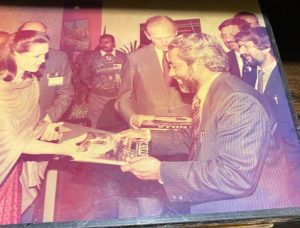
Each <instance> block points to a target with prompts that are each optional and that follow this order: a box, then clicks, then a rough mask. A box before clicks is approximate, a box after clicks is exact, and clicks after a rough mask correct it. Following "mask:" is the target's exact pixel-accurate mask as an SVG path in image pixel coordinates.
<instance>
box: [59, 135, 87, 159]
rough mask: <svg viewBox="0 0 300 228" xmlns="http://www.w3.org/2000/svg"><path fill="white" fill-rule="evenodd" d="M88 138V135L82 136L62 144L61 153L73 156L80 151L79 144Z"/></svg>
mask: <svg viewBox="0 0 300 228" xmlns="http://www.w3.org/2000/svg"><path fill="white" fill-rule="evenodd" d="M86 137H87V134H83V135H80V136H78V137H76V138H72V139H69V140H66V141H64V142H62V143H60V148H61V150H60V152H61V153H62V154H63V155H68V156H72V155H73V154H75V153H76V152H77V151H78V148H79V145H78V143H80V142H82V141H83V140H84V139H85V138H86ZM72 157H73V156H72Z"/></svg>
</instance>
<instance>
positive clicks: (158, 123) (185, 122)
mask: <svg viewBox="0 0 300 228" xmlns="http://www.w3.org/2000/svg"><path fill="white" fill-rule="evenodd" d="M191 125H192V119H191V118H190V117H185V116H171V117H164V116H145V119H144V120H143V121H142V124H141V126H140V128H143V129H153V130H154V129H158V130H163V129H179V128H189V127H191Z"/></svg>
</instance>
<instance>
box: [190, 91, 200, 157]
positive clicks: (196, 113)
mask: <svg viewBox="0 0 300 228" xmlns="http://www.w3.org/2000/svg"><path fill="white" fill-rule="evenodd" d="M200 103H201V100H200V99H199V98H198V97H196V96H195V97H194V100H193V105H192V128H191V129H192V144H191V147H190V153H189V159H190V160H192V159H193V158H194V156H195V154H196V152H197V149H198V150H199V148H197V145H198V141H199V136H200V123H201V110H200Z"/></svg>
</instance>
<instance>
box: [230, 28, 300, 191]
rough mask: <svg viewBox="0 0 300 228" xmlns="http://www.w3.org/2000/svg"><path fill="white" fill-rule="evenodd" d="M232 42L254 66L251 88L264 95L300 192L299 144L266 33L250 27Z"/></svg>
mask: <svg viewBox="0 0 300 228" xmlns="http://www.w3.org/2000/svg"><path fill="white" fill-rule="evenodd" d="M235 39H236V41H237V42H238V43H239V45H240V53H241V54H242V55H243V56H244V57H245V58H246V59H247V61H248V62H249V63H251V64H252V65H253V66H257V80H256V83H255V89H256V90H258V91H259V92H260V93H261V94H263V95H264V97H265V98H266V99H267V100H268V101H269V103H270V104H271V106H272V108H273V111H274V113H275V114H276V121H277V123H278V127H277V134H279V135H281V137H280V138H281V139H282V140H283V144H281V145H282V146H283V150H284V151H285V153H286V155H287V158H288V161H289V163H290V164H289V166H290V172H291V175H292V176H293V179H294V181H295V183H296V185H297V186H298V189H300V149H299V142H298V139H297V134H296V128H295V126H294V123H293V119H292V115H291V112H290V107H289V104H288V100H287V97H286V93H285V90H284V85H283V81H282V78H281V72H280V69H279V68H278V66H277V62H276V59H275V57H274V54H273V52H272V47H271V42H270V40H269V36H268V32H267V30H266V28H265V27H257V28H252V29H250V30H249V31H244V32H240V33H238V34H237V35H236V36H235ZM295 194H297V193H295Z"/></svg>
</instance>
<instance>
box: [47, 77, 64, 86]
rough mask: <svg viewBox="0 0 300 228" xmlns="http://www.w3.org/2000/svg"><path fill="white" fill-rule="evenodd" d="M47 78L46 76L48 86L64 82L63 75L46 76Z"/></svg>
mask: <svg viewBox="0 0 300 228" xmlns="http://www.w3.org/2000/svg"><path fill="white" fill-rule="evenodd" d="M47 78H48V86H60V85H63V84H64V77H63V76H55V77H50V76H48V77H47Z"/></svg>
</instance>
